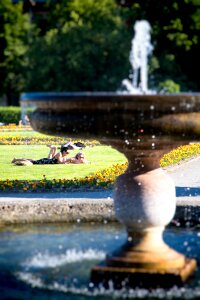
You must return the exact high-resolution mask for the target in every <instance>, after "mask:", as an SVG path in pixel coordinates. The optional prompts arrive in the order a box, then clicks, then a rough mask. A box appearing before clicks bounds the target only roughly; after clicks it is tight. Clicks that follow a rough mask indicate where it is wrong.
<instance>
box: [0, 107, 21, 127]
mask: <svg viewBox="0 0 200 300" xmlns="http://www.w3.org/2000/svg"><path fill="white" fill-rule="evenodd" d="M20 119H21V108H20V107H19V106H0V122H2V123H5V124H9V123H15V124H18V123H19V121H20Z"/></svg>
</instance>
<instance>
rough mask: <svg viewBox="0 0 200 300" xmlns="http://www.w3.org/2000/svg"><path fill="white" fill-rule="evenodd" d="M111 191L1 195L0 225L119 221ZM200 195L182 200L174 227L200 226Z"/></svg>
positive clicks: (179, 200) (179, 202) (180, 199)
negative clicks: (178, 225)
mask: <svg viewBox="0 0 200 300" xmlns="http://www.w3.org/2000/svg"><path fill="white" fill-rule="evenodd" d="M111 193H112V191H105V192H85V193H82V192H75V193H48V194H45V195H44V194H40V193H39V194H38V193H37V194H34V193H30V194H28V195H26V194H24V193H21V194H20V193H18V194H14V193H9V194H8V193H6V194H3V193H2V194H1V195H0V226H5V225H13V224H31V223H63V222H64V223H76V222H78V223H79V222H82V223H84V222H97V223H102V222H118V221H117V219H116V217H115V213H114V206H113V198H112V195H111ZM199 213H200V196H197V197H179V198H178V199H177V207H176V213H175V216H174V218H173V220H172V222H171V223H170V224H171V225H174V224H177V223H180V227H181V226H183V227H185V226H187V225H188V222H189V223H190V224H191V225H197V224H198V223H199V217H198V215H199Z"/></svg>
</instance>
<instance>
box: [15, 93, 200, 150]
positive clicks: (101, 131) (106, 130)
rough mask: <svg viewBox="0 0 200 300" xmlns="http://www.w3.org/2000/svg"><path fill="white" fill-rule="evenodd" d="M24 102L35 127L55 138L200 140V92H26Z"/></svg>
mask: <svg viewBox="0 0 200 300" xmlns="http://www.w3.org/2000/svg"><path fill="white" fill-rule="evenodd" d="M21 103H22V106H24V107H26V106H29V107H30V106H31V107H32V112H31V113H30V122H31V125H32V127H33V128H34V129H35V130H36V131H39V132H42V133H48V134H52V135H67V136H75V137H82V138H83V137H84V138H96V139H99V140H100V141H106V140H111V139H115V140H116V139H117V140H118V141H119V140H122V141H124V140H128V141H129V142H134V140H135V138H136V137H138V136H143V143H144V144H145V143H146V142H148V140H149V137H151V138H152V135H155V136H157V137H158V136H159V138H161V140H163V139H164V140H166V142H164V144H168V143H169V140H171V139H173V140H174V139H175V140H180V139H181V140H184V139H186V140H187V139H190V140H191V139H194V138H196V137H198V136H199V135H200V93H184V94H169V95H167V94H166V95H129V94H118V93H107V92H98V93H97V92H94V93H91V92H73V93H24V94H22V95H21ZM180 133H181V134H180ZM150 142H151V141H150ZM136 144H137V147H140V145H138V141H137V142H136ZM144 144H143V145H141V148H144Z"/></svg>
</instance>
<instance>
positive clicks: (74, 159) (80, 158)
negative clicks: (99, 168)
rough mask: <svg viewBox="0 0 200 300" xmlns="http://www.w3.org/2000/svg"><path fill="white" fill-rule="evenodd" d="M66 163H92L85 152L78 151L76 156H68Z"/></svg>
mask: <svg viewBox="0 0 200 300" xmlns="http://www.w3.org/2000/svg"><path fill="white" fill-rule="evenodd" d="M66 163H68V164H69V163H71V164H88V163H90V162H89V161H88V160H87V159H86V158H85V155H84V153H83V152H78V153H77V154H76V155H75V156H74V157H72V158H68V159H67V161H66Z"/></svg>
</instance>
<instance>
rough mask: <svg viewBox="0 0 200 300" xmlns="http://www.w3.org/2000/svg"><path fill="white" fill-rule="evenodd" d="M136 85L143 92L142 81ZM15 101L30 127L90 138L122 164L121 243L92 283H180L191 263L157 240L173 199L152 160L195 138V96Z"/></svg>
mask: <svg viewBox="0 0 200 300" xmlns="http://www.w3.org/2000/svg"><path fill="white" fill-rule="evenodd" d="M149 49H150V48H149ZM141 72H142V71H141ZM141 76H142V75H141ZM134 80H135V79H134ZM142 89H143V92H147V91H148V89H147V86H146V81H144V87H143V88H142ZM21 102H22V104H23V105H29V106H30V105H32V107H33V111H32V113H31V114H30V122H31V125H32V127H33V128H34V129H35V130H36V131H39V132H41V133H47V134H52V135H61V136H67V137H70V136H71V137H76V138H78V137H80V138H87V139H88V138H95V139H97V140H99V141H100V142H101V143H103V144H106V145H111V146H112V147H114V148H115V149H117V150H118V151H120V152H122V153H123V154H124V155H125V156H126V157H127V159H128V161H129V165H128V169H127V170H126V172H125V174H123V175H121V176H119V177H118V179H117V181H116V184H115V191H114V206H115V212H116V216H117V217H118V219H119V220H120V221H121V223H122V224H124V225H125V226H126V229H127V241H126V242H125V244H124V245H123V246H122V247H120V248H119V249H117V250H116V251H114V252H113V253H112V254H111V255H107V257H106V259H105V261H103V262H102V263H100V264H99V265H97V266H94V267H93V268H92V271H91V280H92V282H93V283H94V284H95V285H97V286H98V285H99V284H100V285H103V286H104V287H106V288H108V287H109V284H110V281H111V280H112V282H113V285H114V288H117V289H118V288H122V287H124V286H131V287H135V286H139V287H151V288H154V287H170V286H173V285H182V284H183V283H184V282H185V281H186V280H187V279H188V277H189V276H190V275H191V274H192V273H193V272H194V271H195V269H196V261H195V260H194V259H191V258H187V257H185V256H184V255H183V254H180V253H179V252H177V251H175V250H173V249H172V248H171V247H169V246H168V245H167V244H166V243H165V242H164V241H163V238H162V234H163V230H164V228H165V226H166V225H167V224H168V223H169V222H170V221H171V219H172V218H173V215H174V213H175V208H176V199H175V186H174V183H173V181H172V179H171V178H170V177H169V176H168V175H167V174H166V172H165V171H164V170H161V169H160V168H159V161H160V158H161V157H162V156H163V155H164V154H165V153H166V152H168V151H170V150H171V149H172V148H175V147H177V146H179V145H181V144H183V143H187V142H189V141H191V140H192V139H194V138H196V137H199V135H200V128H199V125H198V121H197V120H198V118H199V117H200V112H199V111H200V94H198V93H196V94H195V93H184V94H171V95H168V94H166V95H154V94H146V93H143V94H141V93H138V94H134V93H132V94H123V93H121V94H120V93H107V92H99V93H90V92H79V93H25V94H22V96H21Z"/></svg>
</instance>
